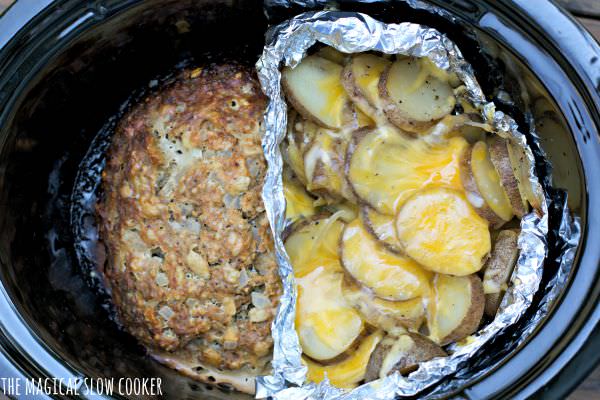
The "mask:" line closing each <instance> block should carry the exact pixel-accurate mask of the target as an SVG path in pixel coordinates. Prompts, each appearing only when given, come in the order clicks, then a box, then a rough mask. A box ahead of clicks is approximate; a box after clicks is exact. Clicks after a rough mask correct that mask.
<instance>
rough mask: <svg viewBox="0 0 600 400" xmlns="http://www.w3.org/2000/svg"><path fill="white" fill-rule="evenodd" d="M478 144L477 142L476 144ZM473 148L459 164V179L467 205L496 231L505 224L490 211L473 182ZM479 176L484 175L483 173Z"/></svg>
mask: <svg viewBox="0 0 600 400" xmlns="http://www.w3.org/2000/svg"><path fill="white" fill-rule="evenodd" d="M477 143H479V142H477ZM472 150H473V146H472V147H469V148H468V149H467V150H466V151H465V153H464V155H463V158H462V159H461V162H460V177H461V181H462V184H463V187H464V189H465V192H466V194H467V199H468V200H469V203H471V205H472V206H473V208H474V209H475V211H476V212H477V214H479V215H480V216H481V217H482V218H484V219H486V220H487V221H488V222H489V223H490V225H491V227H492V228H494V229H497V228H500V227H501V226H502V225H504V224H505V223H506V221H505V220H504V219H502V218H501V217H500V216H499V215H498V214H496V213H495V212H494V210H492V208H491V207H490V205H489V204H488V203H487V201H486V200H485V197H484V195H483V193H482V192H481V190H480V189H479V185H478V184H477V181H476V180H475V175H474V173H473V163H472V161H473V151H472ZM481 175H484V174H483V173H482V174H481Z"/></svg>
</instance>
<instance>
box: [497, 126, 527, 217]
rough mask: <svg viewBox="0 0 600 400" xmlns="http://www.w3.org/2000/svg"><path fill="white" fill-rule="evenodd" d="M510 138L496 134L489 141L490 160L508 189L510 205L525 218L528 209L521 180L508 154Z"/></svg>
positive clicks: (504, 186) (503, 185)
mask: <svg viewBox="0 0 600 400" xmlns="http://www.w3.org/2000/svg"><path fill="white" fill-rule="evenodd" d="M507 146H508V140H506V139H504V138H501V137H499V136H496V135H494V136H493V137H492V138H491V139H490V141H489V147H488V148H489V151H490V160H491V161H492V164H493V165H494V168H496V171H497V172H498V175H500V182H501V183H502V187H503V188H504V190H505V191H506V195H507V196H508V200H509V201H510V205H511V206H512V209H513V211H514V213H515V215H516V216H517V218H523V216H524V215H525V214H527V212H528V210H527V208H526V207H525V205H524V204H523V200H522V196H521V192H520V191H519V182H518V181H517V178H516V177H515V174H514V171H513V168H512V166H511V164H510V158H509V155H508V147H507Z"/></svg>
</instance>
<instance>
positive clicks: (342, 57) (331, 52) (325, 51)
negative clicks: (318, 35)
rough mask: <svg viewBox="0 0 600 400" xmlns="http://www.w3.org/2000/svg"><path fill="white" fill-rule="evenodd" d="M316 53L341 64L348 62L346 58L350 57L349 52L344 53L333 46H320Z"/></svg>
mask: <svg viewBox="0 0 600 400" xmlns="http://www.w3.org/2000/svg"><path fill="white" fill-rule="evenodd" d="M316 54H317V55H318V56H319V57H322V58H325V59H326V60H329V61H331V62H334V63H336V64H339V65H344V64H345V63H346V58H348V54H344V53H342V52H341V51H338V50H336V49H334V48H333V47H331V46H324V47H322V48H320V49H319V51H317V53H316Z"/></svg>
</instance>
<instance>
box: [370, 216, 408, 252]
mask: <svg viewBox="0 0 600 400" xmlns="http://www.w3.org/2000/svg"><path fill="white" fill-rule="evenodd" d="M361 217H362V219H363V223H364V225H365V228H367V231H369V233H370V234H372V235H373V237H374V238H375V239H377V240H378V241H379V242H380V243H381V244H382V245H383V246H385V248H387V249H388V250H389V251H391V252H392V253H401V252H402V250H401V249H400V243H399V242H398V239H397V238H396V227H395V226H394V217H393V216H390V215H385V214H381V213H378V212H377V211H376V210H375V209H373V208H372V207H369V206H363V207H362V208H361Z"/></svg>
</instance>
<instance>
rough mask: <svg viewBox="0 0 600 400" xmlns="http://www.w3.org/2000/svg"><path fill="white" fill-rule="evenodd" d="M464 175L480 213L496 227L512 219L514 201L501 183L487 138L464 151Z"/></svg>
mask: <svg viewBox="0 0 600 400" xmlns="http://www.w3.org/2000/svg"><path fill="white" fill-rule="evenodd" d="M461 178H462V181H463V185H464V187H465V189H466V190H467V198H468V199H469V201H470V202H471V204H472V205H473V207H475V210H476V211H477V213H478V214H479V215H481V216H482V217H483V218H485V219H487V220H488V221H489V222H490V224H491V225H492V226H493V227H496V228H498V227H500V226H502V225H503V224H504V223H506V222H507V221H510V220H511V219H512V217H513V215H514V212H513V209H512V206H511V201H510V200H509V198H508V195H507V194H506V191H505V190H504V188H503V186H502V184H501V183H500V176H499V174H498V171H496V168H494V165H493V164H492V161H491V159H490V154H489V151H488V147H487V145H486V143H485V142H483V141H479V142H477V143H475V144H474V145H473V146H472V147H471V148H470V149H469V150H468V151H466V152H465V156H464V158H463V162H462V163H461Z"/></svg>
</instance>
